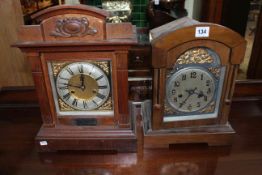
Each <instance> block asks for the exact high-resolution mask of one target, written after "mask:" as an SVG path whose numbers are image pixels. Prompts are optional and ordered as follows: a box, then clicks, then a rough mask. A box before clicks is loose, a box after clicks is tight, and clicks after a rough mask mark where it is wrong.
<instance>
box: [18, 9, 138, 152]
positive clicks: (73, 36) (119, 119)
mask: <svg viewBox="0 0 262 175" xmlns="http://www.w3.org/2000/svg"><path fill="white" fill-rule="evenodd" d="M107 16H108V13H107V12H106V11H103V10H101V9H98V8H94V7H89V6H86V5H74V6H72V5H63V6H55V7H51V8H48V9H45V10H43V11H41V12H39V13H36V14H35V15H33V16H32V17H33V18H34V20H36V21H38V22H39V23H40V24H39V25H33V26H21V28H20V30H19V36H20V37H19V41H17V43H15V44H14V45H13V46H15V47H18V48H20V49H21V50H22V51H23V52H24V53H25V54H26V56H27V57H28V59H29V62H30V64H31V69H32V74H33V77H34V81H35V86H36V92H37V96H38V100H39V104H40V110H41V114H42V120H43V125H42V127H41V128H40V131H39V132H38V135H37V137H36V145H37V147H38V150H39V151H57V150H116V151H119V152H134V151H136V136H135V133H134V131H133V128H132V123H131V117H130V116H129V111H128V70H127V69H128V50H129V48H130V47H131V46H132V45H134V44H136V43H137V40H136V33H135V28H134V27H133V26H132V25H131V24H130V23H123V24H106V17H107ZM105 58H106V59H107V60H109V61H111V64H112V72H111V75H112V77H111V78H112V88H113V94H112V97H113V102H114V116H113V117H110V118H108V117H106V116H95V115H94V116H91V117H92V118H94V119H96V122H97V123H96V126H77V125H75V123H74V122H75V117H74V116H67V117H58V114H57V113H56V109H55V103H54V100H53V99H54V97H53V93H52V88H51V81H50V78H49V73H48V66H47V63H48V61H72V62H75V61H90V60H91V61H94V60H103V59H105ZM88 117H90V116H78V118H80V119H83V118H88ZM42 143H44V144H42ZM46 143H47V144H46Z"/></svg>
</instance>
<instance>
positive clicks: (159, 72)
mask: <svg viewBox="0 0 262 175" xmlns="http://www.w3.org/2000/svg"><path fill="white" fill-rule="evenodd" d="M203 26H205V27H209V28H210V34H209V37H200V38H197V37H195V30H196V27H203ZM151 36H152V41H151V43H152V67H153V69H154V77H153V104H152V122H151V125H152V130H151V129H149V130H145V131H144V133H145V138H144V141H145V144H146V142H148V143H153V144H158V143H165V144H168V143H169V144H171V143H190V142H192V143H196V142H198V143H199V142H206V143H208V144H209V145H223V144H230V143H231V141H230V140H232V135H233V133H234V130H233V129H232V128H231V126H230V124H229V123H228V115H229V111H230V106H231V102H232V96H233V92H234V87H235V79H236V75H237V70H238V65H239V64H240V63H241V62H242V60H243V57H244V53H245V46H246V41H245V40H244V39H243V38H242V37H241V36H240V35H239V34H237V33H235V32H233V31H232V30H230V29H228V28H226V27H223V26H220V25H217V24H211V23H198V22H196V21H194V20H191V19H189V18H183V19H180V20H178V21H176V22H173V23H169V24H167V28H165V26H161V27H159V28H156V29H153V30H152V31H151ZM195 47H207V48H210V49H212V50H213V51H214V52H216V53H217V54H218V55H219V57H220V59H221V65H222V66H224V67H226V71H225V79H224V80H223V81H224V85H223V88H222V94H221V101H220V104H219V109H218V115H217V116H216V117H215V118H211V119H198V120H184V121H183V120H182V121H172V122H164V120H163V116H164V104H165V102H164V101H165V89H166V86H165V84H166V70H167V69H168V68H172V67H173V66H174V64H175V63H176V60H177V59H178V58H179V56H180V55H181V54H182V53H184V52H185V51H186V50H188V49H190V48H195ZM146 121H148V120H147V119H146ZM146 125H148V124H146Z"/></svg>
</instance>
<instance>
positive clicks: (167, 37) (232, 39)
mask: <svg viewBox="0 0 262 175" xmlns="http://www.w3.org/2000/svg"><path fill="white" fill-rule="evenodd" d="M172 23H173V24H172ZM180 23H181V24H183V25H180V27H172V26H176V25H177V24H180ZM167 25H168V26H165V25H163V26H161V27H159V28H156V29H153V30H151V31H150V33H151V38H152V41H151V43H152V48H153V49H152V52H153V53H152V55H153V56H152V60H153V67H155V66H156V67H166V66H167V65H166V64H167V62H166V61H165V59H166V58H167V57H168V54H169V52H170V51H172V50H176V49H177V48H178V47H182V46H183V45H186V44H187V43H193V42H198V44H197V45H198V46H199V42H201V43H203V46H205V43H206V42H209V43H212V42H214V43H215V42H216V43H218V44H222V45H225V46H226V47H228V48H229V49H230V52H231V53H230V54H232V57H231V58H230V60H229V64H240V63H241V62H242V59H243V57H242V55H243V54H244V51H245V47H246V41H245V40H244V39H243V37H242V36H240V35H239V34H238V33H236V32H234V31H233V30H231V29H229V28H227V27H224V26H221V25H218V24H212V23H200V22H196V21H194V20H192V19H189V18H187V17H186V18H182V19H180V20H177V21H174V22H171V23H169V24H167ZM165 28H168V29H165ZM203 29H207V31H201V30H203ZM167 30H168V31H167ZM198 30H200V31H198ZM198 32H200V33H198ZM201 32H207V33H201ZM200 45H201V44H200ZM209 45H210V44H209ZM211 45H212V44H211ZM160 59H161V60H162V61H160Z"/></svg>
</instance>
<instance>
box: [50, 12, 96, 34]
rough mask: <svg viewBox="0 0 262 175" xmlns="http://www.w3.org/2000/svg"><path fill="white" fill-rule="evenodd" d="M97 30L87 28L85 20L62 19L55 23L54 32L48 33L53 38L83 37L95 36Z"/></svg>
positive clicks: (87, 24) (86, 20)
mask: <svg viewBox="0 0 262 175" xmlns="http://www.w3.org/2000/svg"><path fill="white" fill-rule="evenodd" d="M96 33H97V30H96V29H95V28H91V27H89V21H88V19H87V18H85V17H82V18H75V17H72V18H64V19H58V20H57V21H56V26H55V30H54V31H52V32H51V33H50V36H54V37H65V38H69V37H83V36H86V35H95V34H96Z"/></svg>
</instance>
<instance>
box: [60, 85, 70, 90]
mask: <svg viewBox="0 0 262 175" xmlns="http://www.w3.org/2000/svg"><path fill="white" fill-rule="evenodd" d="M58 88H59V89H60V90H66V89H68V86H67V85H66V86H61V87H58Z"/></svg>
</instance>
